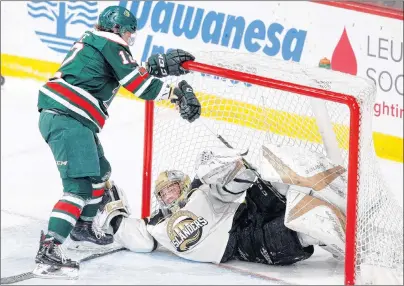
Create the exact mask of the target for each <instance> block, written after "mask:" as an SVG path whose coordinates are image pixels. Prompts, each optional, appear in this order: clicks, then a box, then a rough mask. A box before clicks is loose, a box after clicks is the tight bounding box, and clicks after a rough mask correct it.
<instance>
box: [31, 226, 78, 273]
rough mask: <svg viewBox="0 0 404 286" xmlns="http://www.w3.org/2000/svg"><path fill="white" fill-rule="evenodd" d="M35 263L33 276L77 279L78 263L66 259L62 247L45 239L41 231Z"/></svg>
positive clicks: (51, 240)
mask: <svg viewBox="0 0 404 286" xmlns="http://www.w3.org/2000/svg"><path fill="white" fill-rule="evenodd" d="M35 262H36V263H37V265H36V267H35V269H34V270H33V271H32V273H33V274H35V275H37V276H39V277H41V278H50V279H55V278H56V279H57V278H61V279H77V278H78V274H79V263H78V262H77V261H73V260H71V259H69V258H67V257H66V255H65V254H64V252H63V249H62V246H61V245H60V244H57V243H55V241H54V239H52V238H51V239H47V238H46V237H45V234H44V233H43V231H41V238H40V242H39V250H38V253H37V255H36V257H35Z"/></svg>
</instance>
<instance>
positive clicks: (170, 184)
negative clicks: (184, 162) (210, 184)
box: [154, 170, 191, 212]
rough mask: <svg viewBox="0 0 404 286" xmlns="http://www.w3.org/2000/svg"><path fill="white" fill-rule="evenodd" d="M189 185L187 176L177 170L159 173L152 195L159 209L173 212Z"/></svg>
mask: <svg viewBox="0 0 404 286" xmlns="http://www.w3.org/2000/svg"><path fill="white" fill-rule="evenodd" d="M190 185H191V179H190V178H189V176H188V175H187V174H185V173H183V172H181V171H178V170H168V171H164V172H161V173H160V174H159V176H158V177H157V180H156V181H155V187H154V194H155V196H156V198H157V201H158V202H159V204H160V207H161V208H163V209H164V208H165V209H169V210H170V211H171V212H175V211H176V210H177V209H178V207H179V202H181V201H182V200H183V199H184V196H185V195H186V194H187V193H188V190H189V188H190Z"/></svg>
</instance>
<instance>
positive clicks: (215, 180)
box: [196, 148, 256, 202]
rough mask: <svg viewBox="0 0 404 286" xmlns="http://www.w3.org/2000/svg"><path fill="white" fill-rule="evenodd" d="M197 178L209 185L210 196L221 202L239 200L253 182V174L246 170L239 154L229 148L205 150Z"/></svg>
mask: <svg viewBox="0 0 404 286" xmlns="http://www.w3.org/2000/svg"><path fill="white" fill-rule="evenodd" d="M196 175H197V178H198V179H199V180H200V181H201V182H202V183H203V184H206V185H209V187H210V192H211V194H212V195H213V196H214V197H216V198H217V199H219V200H221V201H223V202H233V201H236V200H237V199H239V198H240V197H241V196H242V195H243V194H244V192H245V191H246V190H248V188H250V187H251V186H252V185H253V184H254V182H255V180H256V175H255V173H254V172H253V171H252V170H250V169H247V168H246V167H245V165H244V163H243V161H242V156H241V155H240V152H238V151H237V150H234V149H229V148H215V149H210V150H205V151H203V152H202V153H201V154H200V157H199V160H198V164H197V170H196Z"/></svg>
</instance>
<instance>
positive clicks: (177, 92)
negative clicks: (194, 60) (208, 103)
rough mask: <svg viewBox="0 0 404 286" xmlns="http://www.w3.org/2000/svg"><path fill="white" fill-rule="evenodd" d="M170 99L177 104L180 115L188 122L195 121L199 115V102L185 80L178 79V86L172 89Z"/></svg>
mask: <svg viewBox="0 0 404 286" xmlns="http://www.w3.org/2000/svg"><path fill="white" fill-rule="evenodd" d="M170 100H171V102H172V103H175V104H177V105H178V107H179V109H180V114H181V117H182V118H184V119H186V120H188V121H189V122H193V121H195V120H196V119H198V118H199V116H200V115H201V104H200V103H199V100H198V98H196V96H195V93H194V90H193V89H192V87H191V86H190V85H189V84H188V83H187V82H186V81H185V80H183V81H180V82H179V83H178V87H176V88H174V89H172V91H171V95H170Z"/></svg>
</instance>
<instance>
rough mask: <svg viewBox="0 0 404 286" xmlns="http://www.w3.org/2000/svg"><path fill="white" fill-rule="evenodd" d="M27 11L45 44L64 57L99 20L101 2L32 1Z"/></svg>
mask: <svg viewBox="0 0 404 286" xmlns="http://www.w3.org/2000/svg"><path fill="white" fill-rule="evenodd" d="M27 7H28V14H29V15H30V16H31V17H32V18H34V19H35V28H34V29H35V33H36V34H37V35H38V36H39V38H40V39H41V41H42V42H43V43H45V44H46V45H47V46H48V47H49V48H51V49H52V50H54V51H56V52H58V53H63V54H65V53H67V52H68V51H69V50H70V48H71V46H72V45H73V43H74V42H75V41H77V40H78V39H79V38H80V37H81V35H82V34H83V33H84V31H85V30H86V29H88V28H92V27H93V26H94V24H95V23H96V22H97V18H98V7H97V1H31V2H28V3H27Z"/></svg>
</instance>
